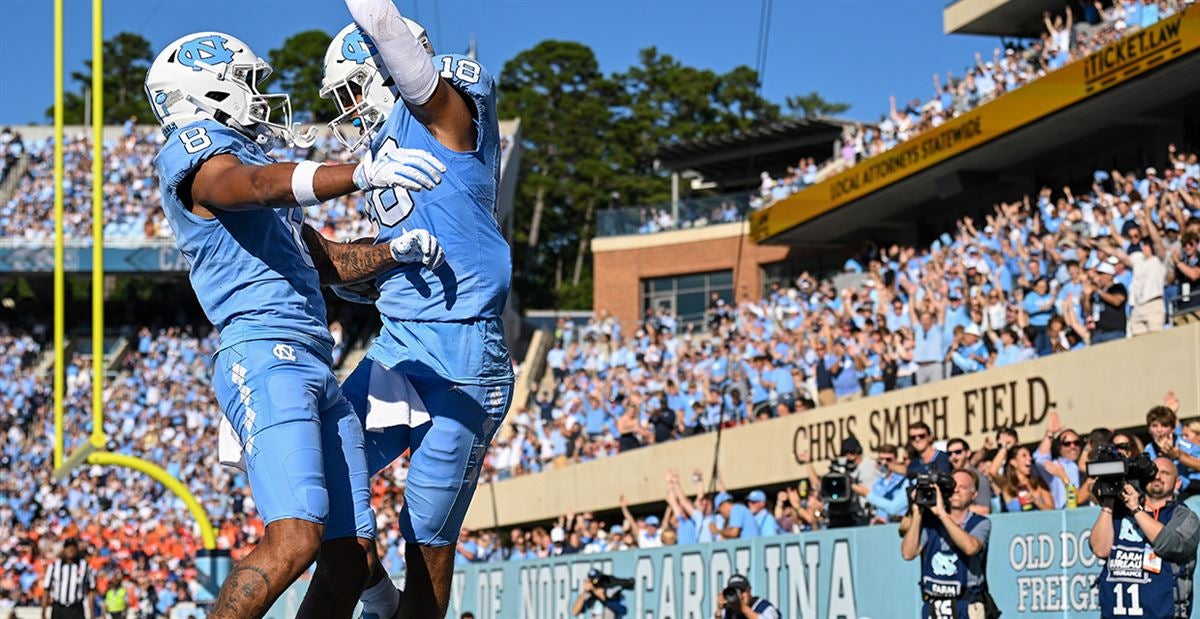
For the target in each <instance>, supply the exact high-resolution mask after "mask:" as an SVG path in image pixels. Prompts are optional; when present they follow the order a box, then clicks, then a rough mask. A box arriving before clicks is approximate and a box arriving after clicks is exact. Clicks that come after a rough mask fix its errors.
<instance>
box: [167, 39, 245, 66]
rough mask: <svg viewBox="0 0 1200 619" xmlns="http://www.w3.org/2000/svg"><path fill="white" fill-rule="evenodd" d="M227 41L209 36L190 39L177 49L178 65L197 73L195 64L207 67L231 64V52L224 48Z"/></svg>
mask: <svg viewBox="0 0 1200 619" xmlns="http://www.w3.org/2000/svg"><path fill="white" fill-rule="evenodd" d="M228 42H229V41H228V40H227V39H225V38H224V37H221V36H218V35H215V34H210V35H208V36H203V37H200V38H198V39H192V40H191V41H188V42H186V43H184V44H183V45H181V46H180V47H179V55H178V56H177V59H178V60H179V64H182V65H183V66H185V67H191V68H192V70H193V71H199V70H200V67H198V66H196V63H201V64H206V65H209V66H212V65H218V64H226V63H229V62H233V50H231V49H229V48H227V47H225V44H226V43H228Z"/></svg>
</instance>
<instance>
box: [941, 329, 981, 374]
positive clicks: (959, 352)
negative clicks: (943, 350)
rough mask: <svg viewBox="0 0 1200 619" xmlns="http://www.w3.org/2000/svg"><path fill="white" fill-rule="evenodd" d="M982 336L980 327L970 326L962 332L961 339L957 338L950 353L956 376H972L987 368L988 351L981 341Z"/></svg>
mask: <svg viewBox="0 0 1200 619" xmlns="http://www.w3.org/2000/svg"><path fill="white" fill-rule="evenodd" d="M981 335H982V334H981V333H980V331H979V327H978V326H977V325H974V324H970V325H967V326H966V327H965V328H964V329H963V330H962V336H961V337H957V338H955V340H954V343H953V344H952V345H951V352H950V361H951V362H952V363H953V364H954V369H955V372H954V374H955V375H958V374H970V373H972V372H978V371H980V370H983V369H986V368H987V364H988V351H987V347H986V346H984V345H983V342H982V341H981V340H980V336H981Z"/></svg>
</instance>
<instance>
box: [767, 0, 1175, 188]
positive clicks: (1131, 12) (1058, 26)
mask: <svg viewBox="0 0 1200 619" xmlns="http://www.w3.org/2000/svg"><path fill="white" fill-rule="evenodd" d="M1104 4H1106V3H1101V2H1086V1H1085V2H1081V3H1080V5H1079V6H1081V7H1082V9H1083V11H1082V15H1077V14H1075V13H1074V12H1073V11H1072V9H1071V4H1068V5H1067V7H1066V8H1065V10H1064V11H1063V12H1062V13H1060V14H1056V15H1051V14H1050V13H1049V12H1046V13H1045V14H1044V15H1043V21H1044V23H1045V31H1043V32H1042V33H1041V36H1040V37H1039V38H1038V39H1035V40H1032V41H1030V42H1028V44H1021V43H1019V42H1013V43H1009V44H1006V45H1005V46H1004V47H1003V48H1000V47H997V48H995V49H994V50H992V55H991V58H986V57H985V56H984V55H983V54H982V53H976V54H975V58H974V62H972V63H970V64H969V65H967V66H966V67H964V68H963V70H962V71H961V75H955V73H954V72H953V71H947V72H946V76H945V78H944V79H943V78H942V77H941V76H940V75H938V74H936V73H935V74H934V75H933V92H932V94H931V96H930V97H929V98H928V99H925V100H924V101H922V100H921V99H920V98H914V99H912V100H911V101H909V102H908V103H903V102H900V103H897V101H896V97H895V96H892V97H891V98H890V101H889V104H888V111H887V112H886V113H884V114H882V115H881V116H880V118H879V122H878V123H875V124H873V125H872V124H864V123H858V124H853V125H849V124H848V125H846V126H845V127H844V129H843V134H842V139H841V140H840V146H839V149H840V152H838V153H837V154H836V156H834V157H833V158H831V159H830V160H829V161H827V162H824V163H822V164H819V165H818V164H817V163H816V162H814V161H813V160H811V159H807V160H801V161H799V162H798V163H797V165H796V166H794V167H789V168H788V170H787V172H786V174H784V175H783V176H782V177H780V178H772V177H771V176H770V175H769V174H767V173H765V172H764V173H763V179H762V184H761V186H760V188H759V192H758V195H756V196H754V197H753V198H752V199H751V206H752V207H753V208H755V209H758V208H763V207H766V206H769V205H770V204H772V203H774V202H776V201H778V200H781V199H783V198H786V197H787V196H789V195H791V194H793V193H795V192H797V191H800V190H801V189H804V188H805V187H807V186H809V185H812V184H814V183H815V182H818V181H819V180H822V179H824V178H827V177H829V176H831V175H833V174H836V173H838V172H841V171H843V170H846V169H848V168H849V167H851V166H853V165H854V164H856V163H858V162H859V161H862V160H864V159H867V158H869V157H873V156H875V155H878V154H880V153H883V152H886V151H888V150H890V149H892V148H894V147H896V146H897V145H899V144H903V143H904V142H906V141H908V140H911V139H912V138H914V137H916V136H918V135H920V134H921V133H923V132H925V131H928V130H929V129H932V128H934V127H937V126H939V125H941V124H942V123H944V122H946V121H948V120H951V119H953V118H955V117H957V116H961V115H963V114H965V113H967V112H969V111H971V110H973V109H975V108H976V107H979V106H980V105H983V104H985V103H987V102H989V101H991V100H993V99H995V98H996V97H999V96H1000V95H1002V94H1004V93H1006V92H1010V91H1012V90H1016V89H1017V88H1020V87H1021V86H1024V85H1026V84H1028V83H1030V82H1033V81H1035V80H1037V79H1039V78H1041V77H1043V76H1044V75H1046V74H1047V73H1050V72H1052V71H1055V70H1056V69H1059V68H1060V67H1062V66H1064V65H1066V64H1068V63H1070V62H1073V61H1075V60H1078V59H1080V58H1082V57H1084V56H1087V55H1088V54H1091V53H1092V52H1094V51H1096V50H1098V49H1100V48H1102V47H1104V46H1105V45H1108V44H1109V43H1112V42H1113V41H1116V40H1117V39H1119V38H1121V37H1123V36H1125V35H1127V34H1130V33H1133V32H1137V31H1138V30H1140V29H1142V28H1146V27H1149V26H1151V25H1153V24H1155V23H1157V22H1158V21H1160V20H1163V19H1166V18H1168V17H1170V16H1172V15H1174V14H1176V13H1178V12H1180V11H1182V10H1183V9H1184V8H1185V7H1186V6H1187V5H1188V4H1190V2H1188V1H1186V0H1124V1H1117V2H1113V3H1111V6H1108V7H1105V6H1104Z"/></svg>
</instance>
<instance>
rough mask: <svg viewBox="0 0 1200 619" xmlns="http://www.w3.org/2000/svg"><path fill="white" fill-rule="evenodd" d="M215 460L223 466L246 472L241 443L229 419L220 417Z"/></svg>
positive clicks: (244, 455)
mask: <svg viewBox="0 0 1200 619" xmlns="http://www.w3.org/2000/svg"><path fill="white" fill-rule="evenodd" d="M217 459H218V460H220V462H221V464H224V465H225V466H232V467H233V468H235V469H240V470H242V471H243V472H245V470H246V454H245V453H244V452H243V451H242V441H241V439H239V438H238V435H237V432H234V430H233V424H231V423H229V418H228V417H226V416H225V415H221V431H220V434H219V435H218V437H217Z"/></svg>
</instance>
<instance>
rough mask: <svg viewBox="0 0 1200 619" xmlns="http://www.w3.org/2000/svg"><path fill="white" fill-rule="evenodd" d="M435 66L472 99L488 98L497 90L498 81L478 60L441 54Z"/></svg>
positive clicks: (444, 76) (460, 55) (435, 57)
mask: <svg viewBox="0 0 1200 619" xmlns="http://www.w3.org/2000/svg"><path fill="white" fill-rule="evenodd" d="M433 65H434V66H435V67H437V70H438V73H439V74H440V75H441V76H442V77H443V78H445V79H446V80H447V81H449V82H450V83H451V84H453V85H454V87H455V88H456V89H457V90H459V91H460V92H464V93H466V94H468V95H470V96H472V97H487V96H490V95H491V94H493V92H494V91H495V89H496V80H495V78H493V77H492V74H491V72H490V71H488V70H487V69H486V68H484V66H483V65H482V64H480V63H479V61H477V60H473V59H471V58H468V57H467V56H464V55H462V54H439V55H437V56H434V58H433Z"/></svg>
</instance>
